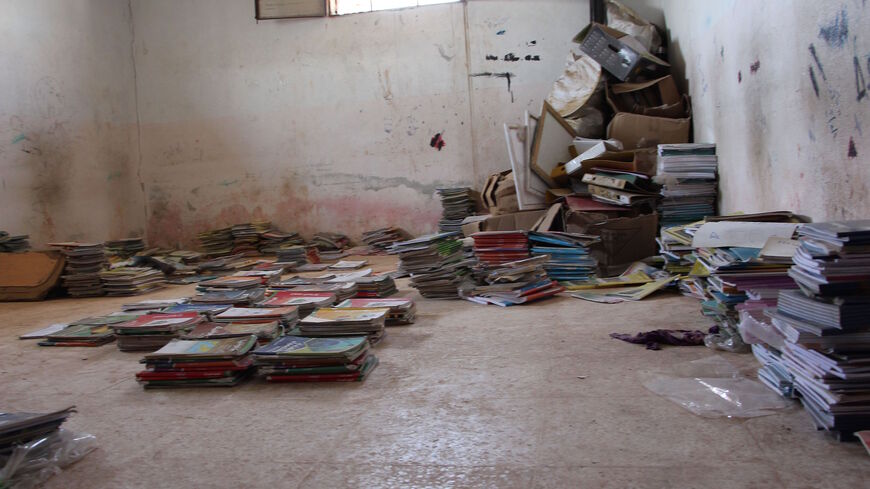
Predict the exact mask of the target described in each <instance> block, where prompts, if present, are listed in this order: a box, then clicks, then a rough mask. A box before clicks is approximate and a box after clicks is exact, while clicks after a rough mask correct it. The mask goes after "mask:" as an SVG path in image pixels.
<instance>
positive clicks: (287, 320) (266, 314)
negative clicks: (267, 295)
mask: <svg viewBox="0 0 870 489" xmlns="http://www.w3.org/2000/svg"><path fill="white" fill-rule="evenodd" d="M214 321H215V322H218V323H239V324H241V323H249V324H253V323H264V322H273V321H274V322H277V323H279V324H280V325H281V326H283V327H285V328H287V329H290V328H292V327H293V326H295V325H296V322H297V321H299V310H298V309H297V308H296V307H295V306H282V307H231V308H229V309H227V310H226V311H223V312H220V313H218V314H215V315H214Z"/></svg>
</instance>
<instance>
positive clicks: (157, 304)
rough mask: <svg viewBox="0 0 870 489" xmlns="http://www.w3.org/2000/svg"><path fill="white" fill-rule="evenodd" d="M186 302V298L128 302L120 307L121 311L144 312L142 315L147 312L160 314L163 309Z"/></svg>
mask: <svg viewBox="0 0 870 489" xmlns="http://www.w3.org/2000/svg"><path fill="white" fill-rule="evenodd" d="M186 302H187V299H186V298H181V299H148V300H144V301H139V302H128V303H127V304H122V305H121V310H122V311H129V312H133V311H145V312H144V313H143V314H147V313H148V312H162V311H163V310H164V309H166V308H169V307H173V306H178V305H181V304H184V303H186Z"/></svg>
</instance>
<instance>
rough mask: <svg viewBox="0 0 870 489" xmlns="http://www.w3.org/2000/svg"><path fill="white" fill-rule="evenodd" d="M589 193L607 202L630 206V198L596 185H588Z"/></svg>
mask: <svg viewBox="0 0 870 489" xmlns="http://www.w3.org/2000/svg"><path fill="white" fill-rule="evenodd" d="M589 193H590V194H592V195H594V196H596V197H598V198H600V199H603V200H605V201H607V202H613V203H615V204H619V205H631V197H630V196H628V195H625V194H623V193H621V192H619V191H616V190H613V189H609V188H607V187H599V186H597V185H589Z"/></svg>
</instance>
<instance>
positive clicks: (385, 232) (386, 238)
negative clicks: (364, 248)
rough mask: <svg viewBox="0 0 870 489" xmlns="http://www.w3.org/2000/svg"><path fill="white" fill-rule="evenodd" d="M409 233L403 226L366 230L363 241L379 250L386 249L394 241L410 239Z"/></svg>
mask: <svg viewBox="0 0 870 489" xmlns="http://www.w3.org/2000/svg"><path fill="white" fill-rule="evenodd" d="M408 238H409V236H408V233H406V232H405V231H404V230H402V229H401V228H397V227H392V226H391V227H387V228H381V229H375V230H374V231H366V232H364V233H363V235H362V241H363V243H365V244H367V245H368V246H371V247H372V248H375V249H378V250H386V249H387V248H389V247H390V246H392V245H393V243H397V242H399V241H404V240H406V239H408Z"/></svg>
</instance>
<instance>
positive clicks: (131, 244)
mask: <svg viewBox="0 0 870 489" xmlns="http://www.w3.org/2000/svg"><path fill="white" fill-rule="evenodd" d="M105 247H106V253H107V254H109V255H112V256H117V257H120V258H130V257H131V256H133V255H135V254H136V253H139V252H140V251H143V250H144V249H145V242H144V241H142V238H141V237H136V238H124V239H117V240H113V241H106V243H105Z"/></svg>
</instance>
